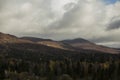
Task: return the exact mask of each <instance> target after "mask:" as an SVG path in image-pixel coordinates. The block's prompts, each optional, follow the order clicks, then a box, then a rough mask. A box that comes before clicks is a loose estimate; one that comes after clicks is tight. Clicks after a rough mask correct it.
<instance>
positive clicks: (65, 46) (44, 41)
mask: <svg viewBox="0 0 120 80" xmlns="http://www.w3.org/2000/svg"><path fill="white" fill-rule="evenodd" d="M21 39H24V40H30V41H32V42H35V43H36V44H41V45H45V46H49V47H53V48H59V49H64V50H73V47H72V46H70V45H69V44H66V43H62V42H59V41H54V40H51V39H42V38H35V37H22V38H21Z"/></svg>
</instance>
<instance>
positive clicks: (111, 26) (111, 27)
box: [107, 20, 120, 30]
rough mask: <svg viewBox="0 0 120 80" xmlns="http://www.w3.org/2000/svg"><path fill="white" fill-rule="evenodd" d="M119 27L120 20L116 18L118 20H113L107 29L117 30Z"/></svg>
mask: <svg viewBox="0 0 120 80" xmlns="http://www.w3.org/2000/svg"><path fill="white" fill-rule="evenodd" d="M118 28H120V20H116V21H113V22H111V23H110V24H109V25H108V28H107V30H115V29H118Z"/></svg>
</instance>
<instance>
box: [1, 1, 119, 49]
mask: <svg viewBox="0 0 120 80" xmlns="http://www.w3.org/2000/svg"><path fill="white" fill-rule="evenodd" d="M0 32H4V33H9V34H13V35H16V36H33V37H42V38H51V39H54V40H62V39H73V38H84V39H88V40H90V41H93V42H96V43H98V44H103V45H107V46H112V47H120V0H0Z"/></svg>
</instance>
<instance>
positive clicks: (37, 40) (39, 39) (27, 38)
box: [20, 37, 53, 42]
mask: <svg viewBox="0 0 120 80" xmlns="http://www.w3.org/2000/svg"><path fill="white" fill-rule="evenodd" d="M20 39H24V40H29V41H32V42H40V41H53V40H51V39H42V38H36V37H21V38H20Z"/></svg>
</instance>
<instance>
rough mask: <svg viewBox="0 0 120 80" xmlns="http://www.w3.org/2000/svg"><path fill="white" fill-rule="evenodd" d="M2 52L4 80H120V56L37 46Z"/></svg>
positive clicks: (0, 64)
mask: <svg viewBox="0 0 120 80" xmlns="http://www.w3.org/2000/svg"><path fill="white" fill-rule="evenodd" d="M0 48H1V49H0V52H1V53H0V80H120V55H119V54H108V53H102V52H97V51H81V52H75V51H67V50H60V49H55V48H48V47H46V46H41V45H33V44H6V45H1V46H0Z"/></svg>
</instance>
